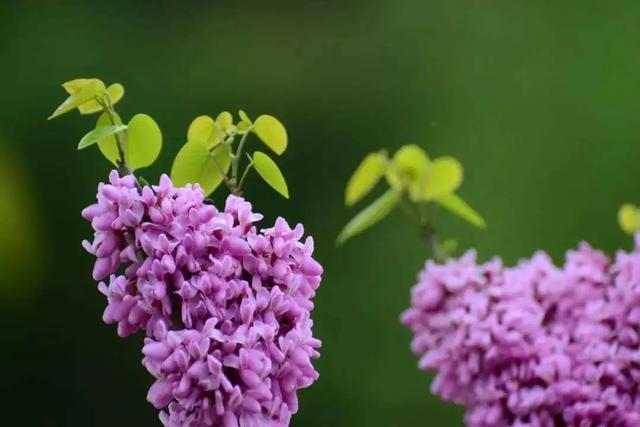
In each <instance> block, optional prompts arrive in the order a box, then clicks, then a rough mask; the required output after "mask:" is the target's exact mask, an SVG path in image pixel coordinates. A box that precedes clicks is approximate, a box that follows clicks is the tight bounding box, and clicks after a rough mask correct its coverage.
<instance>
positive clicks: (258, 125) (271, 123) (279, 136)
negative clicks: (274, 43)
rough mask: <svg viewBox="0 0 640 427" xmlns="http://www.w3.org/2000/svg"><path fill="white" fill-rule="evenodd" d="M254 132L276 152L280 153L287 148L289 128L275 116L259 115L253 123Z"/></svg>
mask: <svg viewBox="0 0 640 427" xmlns="http://www.w3.org/2000/svg"><path fill="white" fill-rule="evenodd" d="M253 132H254V133H255V134H256V135H257V136H258V138H260V140H261V141H262V142H264V144H265V145H266V146H267V147H269V148H270V149H271V150H273V152H274V153H276V154H278V155H280V154H282V153H284V151H285V150H286V149H287V143H288V136H287V130H286V129H285V128H284V125H283V124H282V123H280V121H279V120H278V119H276V118H275V117H273V116H269V115H267V114H263V115H261V116H260V117H258V118H257V119H256V121H255V123H254V124H253Z"/></svg>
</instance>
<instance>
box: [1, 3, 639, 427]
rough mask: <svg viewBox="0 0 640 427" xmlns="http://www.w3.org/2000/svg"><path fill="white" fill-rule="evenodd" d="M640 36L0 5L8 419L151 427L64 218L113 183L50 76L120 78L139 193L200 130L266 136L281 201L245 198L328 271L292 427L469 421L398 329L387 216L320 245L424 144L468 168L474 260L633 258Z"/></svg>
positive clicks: (392, 19)
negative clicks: (138, 134)
mask: <svg viewBox="0 0 640 427" xmlns="http://www.w3.org/2000/svg"><path fill="white" fill-rule="evenodd" d="M639 20H640V3H639V2H637V1H631V0H630V1H617V2H606V1H599V2H598V1H585V0H581V1H514V0H504V1H492V2H486V1H456V2H450V1H444V0H440V1H424V0H413V1H387V0H369V1H350V2H349V1H338V0H334V1H319V0H317V1H306V2H303V1H295V2H294V1H290V2H289V1H288V2H246V1H245V2H223V1H207V2H197V1H182V2H180V1H155V2H131V1H115V0H114V1H109V2H91V1H84V2H77V3H71V2H65V1H19V2H18V1H4V2H2V3H1V4H0V64H2V67H0V81H1V82H2V89H1V90H0V93H1V95H0V100H1V102H0V313H1V314H0V321H2V325H3V332H2V337H3V339H2V344H0V350H1V351H0V378H1V380H0V392H1V394H2V406H3V408H5V409H4V411H3V422H2V423H3V424H5V423H6V424H5V425H33V426H65V427H72V426H113V425H119V426H154V425H159V422H158V421H157V418H156V411H155V410H153V409H152V408H151V406H150V405H149V404H147V403H146V402H145V396H146V390H147V388H148V386H149V385H150V384H151V378H150V377H149V375H148V374H147V373H146V372H145V371H144V369H143V368H142V367H141V366H140V359H141V355H140V346H141V340H142V338H141V337H140V336H136V337H132V338H129V339H126V340H123V339H120V338H118V337H117V336H116V334H115V328H114V327H112V326H105V325H103V324H102V322H101V314H102V310H103V307H104V305H105V301H104V298H103V297H102V295H100V294H99V293H98V292H97V290H96V285H95V283H94V282H93V281H92V279H91V268H92V259H91V256H89V255H88V254H86V253H84V251H83V250H82V248H81V246H80V242H81V240H82V239H84V238H87V237H88V236H90V235H91V230H90V227H89V225H88V224H87V223H86V222H85V221H83V220H82V219H81V218H80V210H81V209H82V207H84V206H86V205H88V204H90V203H91V202H92V201H93V200H94V197H95V189H96V185H97V182H98V181H99V180H103V179H105V177H106V176H107V173H108V169H109V165H108V164H107V163H106V161H105V160H103V159H102V158H101V156H100V155H99V153H98V150H87V151H83V152H77V151H76V150H75V146H76V144H77V141H78V140H79V138H80V137H81V136H82V135H83V134H84V133H85V132H86V131H87V130H88V129H89V128H90V127H91V126H93V123H94V120H95V118H94V117H90V118H89V117H79V116H78V115H77V114H75V113H74V114H70V115H67V116H64V117H63V118H60V119H57V120H55V121H53V122H47V121H46V120H45V119H46V117H47V116H48V115H49V114H50V113H51V112H52V111H53V109H54V108H55V106H56V105H57V104H59V103H60V102H61V101H62V100H63V98H64V93H63V91H62V88H61V87H60V86H59V85H60V83H62V82H63V81H66V80H69V79H71V78H74V77H99V78H102V79H103V80H105V81H107V82H121V83H123V84H124V85H125V87H126V89H127V94H126V95H125V98H124V100H123V101H122V102H121V103H120V104H119V105H118V109H119V111H120V112H121V114H122V115H123V116H126V117H130V116H131V115H133V114H134V113H138V112H144V113H148V114H150V115H152V116H153V117H154V118H155V119H156V120H157V121H158V122H159V123H160V125H161V127H162V129H163V132H164V136H165V145H164V149H163V152H162V154H161V157H160V159H159V161H158V162H157V163H156V164H155V165H154V166H153V167H151V168H149V169H148V170H144V171H142V174H143V175H144V176H145V177H146V178H148V179H149V180H155V179H157V177H158V176H159V174H160V173H162V172H163V171H168V170H169V167H170V164H171V160H172V158H173V156H174V155H175V153H176V152H177V151H178V149H179V147H180V146H181V145H182V144H183V142H184V138H185V132H186V127H187V125H188V124H189V122H190V121H191V119H193V118H194V117H195V116H197V115H200V114H216V113H217V112H219V111H221V110H223V109H228V110H231V111H235V110H237V109H238V108H243V109H245V110H246V111H247V112H248V113H249V114H250V115H252V116H253V117H255V116H256V115H257V114H259V113H262V112H269V113H272V114H274V115H275V116H277V117H279V118H280V119H281V120H282V121H283V122H284V123H285V125H286V126H287V129H288V131H289V137H290V148H289V150H288V151H287V153H286V154H285V155H284V156H283V158H282V159H281V163H280V164H281V167H282V169H283V170H284V171H285V174H286V176H287V177H288V180H289V183H290V189H291V193H292V200H291V201H285V200H284V199H281V198H280V197H278V196H277V195H276V194H275V193H273V192H272V191H270V190H269V189H268V188H267V187H266V186H265V185H263V184H262V183H260V182H259V181H258V180H257V179H255V178H254V179H252V180H251V181H250V182H249V187H248V191H247V197H248V198H249V199H250V200H251V201H252V202H253V203H254V206H255V208H256V209H257V210H258V211H261V212H263V213H265V216H266V217H265V220H264V223H265V224H269V223H271V222H272V221H273V220H274V219H275V217H276V216H277V215H283V216H285V217H286V218H287V219H288V220H289V221H290V222H298V221H300V222H303V223H304V225H305V226H306V229H307V231H308V232H309V233H310V234H312V235H313V236H314V237H315V238H316V248H317V258H318V259H319V260H320V261H321V262H322V263H323V265H324V266H325V269H326V270H325V271H326V272H325V275H324V281H323V285H322V287H321V290H320V292H319V293H318V296H317V300H316V302H317V305H316V307H317V308H316V311H315V313H314V318H315V322H316V326H315V333H316V335H317V336H318V337H320V338H321V339H322V340H323V341H324V347H323V350H322V358H321V359H320V360H319V361H318V362H317V367H318V369H319V370H320V373H321V378H320V380H319V381H318V382H317V383H316V384H315V385H314V386H313V387H311V388H309V389H307V390H304V391H302V393H301V408H302V409H301V412H300V413H299V414H298V415H296V416H295V417H294V419H293V422H292V425H293V426H298V427H303V426H304V427H313V426H318V427H319V426H323V427H325V426H327V425H331V426H334V427H343V426H344V427H347V426H349V427H352V426H374V427H375V426H381V427H382V426H385V427H388V426H417V425H433V426H445V425H451V426H461V425H462V420H461V413H462V412H461V410H460V409H459V408H455V407H453V406H451V405H447V404H443V403H442V402H440V401H439V400H438V399H437V398H434V397H432V396H430V395H429V392H428V389H429V380H430V378H429V377H428V376H427V375H424V374H422V373H419V372H418V371H417V370H416V357H414V356H413V355H412V354H411V353H410V351H409V342H410V334H409V332H408V331H406V330H405V329H404V328H403V327H401V326H400V324H399V323H398V316H399V314H400V313H401V311H402V310H403V309H404V308H405V307H406V306H407V305H408V301H409V289H410V287H411V286H412V284H413V283H414V281H415V277H416V273H417V272H418V270H419V269H420V268H421V267H422V265H423V263H424V259H425V257H426V251H425V248H424V247H423V246H422V244H421V242H420V241H419V239H418V238H417V236H416V233H415V230H414V229H413V228H412V227H411V226H410V225H409V224H407V223H405V221H404V220H403V218H402V217H401V216H400V215H398V214H397V215H394V216H392V217H391V218H389V219H387V220H386V221H385V222H384V223H383V224H381V225H379V226H376V227H375V228H374V229H372V230H371V231H370V232H368V233H366V234H365V235H363V236H362V237H360V238H358V239H355V240H354V241H352V242H349V243H348V244H347V245H346V246H345V247H343V248H340V249H336V248H335V247H334V239H335V236H336V234H337V233H338V231H339V229H340V228H341V226H342V225H343V224H344V223H345V222H346V221H347V220H348V219H349V218H350V217H351V216H352V215H353V214H354V211H353V210H347V209H346V208H344V207H343V205H342V200H343V188H344V185H345V183H346V181H347V179H348V177H349V176H350V173H351V172H352V171H353V169H354V168H355V167H356V165H357V164H358V162H359V161H360V159H361V158H362V157H363V156H364V155H365V154H366V153H367V152H370V151H373V150H376V149H378V148H381V147H387V148H389V149H391V150H393V149H395V148H397V147H399V146H400V145H402V144H406V143H416V144H421V145H422V146H423V147H424V148H426V149H427V150H428V152H429V153H430V154H432V155H442V154H450V155H453V156H456V157H457V158H459V159H460V160H461V161H462V163H463V164H464V166H465V175H466V176H465V178H466V181H465V183H464V185H463V187H462V190H461V195H462V196H463V197H464V198H465V199H466V200H468V201H469V202H470V203H471V204H472V205H473V206H475V207H476V208H477V209H478V210H479V211H480V212H481V213H482V214H483V215H484V217H485V218H486V219H487V221H488V223H489V228H488V229H487V230H486V231H476V230H474V229H472V228H471V227H470V226H467V225H466V224H464V223H462V222H461V221H458V220H456V219H455V218H449V217H442V218H441V220H440V221H439V226H440V229H441V230H442V232H443V233H444V235H445V236H448V237H451V236H452V237H455V238H457V239H459V241H460V242H461V245H462V247H475V248H477V249H478V251H479V254H480V258H481V259H483V260H484V259H488V258H489V257H491V256H493V255H496V254H499V255H501V256H503V257H504V259H505V260H506V261H507V262H508V263H513V262H515V261H516V260H517V259H518V258H521V257H525V256H529V255H530V254H531V253H532V252H533V251H535V250H537V249H544V250H547V251H549V252H550V254H551V255H552V256H553V257H554V259H555V260H556V261H558V262H561V260H562V257H563V253H564V251H565V250H566V249H567V248H571V247H573V246H575V245H576V243H577V242H578V241H579V240H581V239H586V240H588V241H590V242H592V243H593V244H594V245H595V246H597V247H601V248H604V249H605V250H607V251H608V252H610V253H611V252H613V251H614V250H615V249H616V248H620V247H629V246H630V245H631V241H630V239H629V238H628V237H625V236H624V235H623V234H622V232H620V231H619V229H618V226H617V224H616V211H617V208H618V206H619V205H620V204H621V203H622V202H623V201H632V202H633V201H635V202H640V168H638V167H637V164H638V160H639V159H640V121H639V120H638V114H639V113H640V105H639V104H638V95H639V92H640V26H638V22H639ZM254 147H255V146H254ZM214 197H215V198H216V199H217V200H219V201H221V200H222V197H223V194H222V193H220V194H217V193H216V194H215V195H214Z"/></svg>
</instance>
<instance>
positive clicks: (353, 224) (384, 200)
mask: <svg viewBox="0 0 640 427" xmlns="http://www.w3.org/2000/svg"><path fill="white" fill-rule="evenodd" d="M400 198H401V193H400V192H398V191H396V190H394V189H390V190H387V192H386V193H384V194H383V195H382V196H380V197H378V198H377V199H376V200H375V201H374V202H373V203H372V204H370V205H369V206H367V207H366V208H365V209H364V210H362V211H360V213H358V214H357V215H356V216H355V217H353V219H352V220H351V221H349V223H348V224H347V225H346V226H345V227H344V228H343V229H342V231H341V232H340V235H338V239H337V241H336V242H337V244H338V245H341V244H343V243H344V242H346V241H347V240H348V239H350V238H352V237H353V236H355V235H357V234H360V233H362V232H363V231H364V230H366V229H367V228H369V227H371V226H372V225H374V224H376V223H378V222H380V221H381V220H383V219H384V218H385V217H386V216H387V215H389V213H390V212H391V211H392V210H393V208H395V207H396V205H397V204H398V202H399V201H400Z"/></svg>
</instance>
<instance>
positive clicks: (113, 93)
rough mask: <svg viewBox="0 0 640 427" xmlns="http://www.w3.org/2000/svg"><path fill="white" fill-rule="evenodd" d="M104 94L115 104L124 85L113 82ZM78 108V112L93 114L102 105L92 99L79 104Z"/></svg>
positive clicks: (100, 109) (100, 108)
mask: <svg viewBox="0 0 640 427" xmlns="http://www.w3.org/2000/svg"><path fill="white" fill-rule="evenodd" d="M106 94H107V95H109V99H110V100H111V104H112V105H115V104H116V103H117V102H118V101H120V100H121V99H122V97H123V96H124V86H122V85H121V84H120V83H113V84H112V85H109V87H108V88H107V90H106ZM78 110H80V114H93V113H97V112H100V111H102V106H101V105H100V104H99V103H98V101H96V100H95V99H93V100H91V101H88V102H85V103H84V104H81V105H79V106H78Z"/></svg>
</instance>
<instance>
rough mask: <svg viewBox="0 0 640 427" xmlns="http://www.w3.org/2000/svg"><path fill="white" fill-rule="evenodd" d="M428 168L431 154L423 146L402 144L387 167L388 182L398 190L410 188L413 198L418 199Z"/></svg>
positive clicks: (410, 194)
mask: <svg viewBox="0 0 640 427" xmlns="http://www.w3.org/2000/svg"><path fill="white" fill-rule="evenodd" d="M428 168H429V156H427V153H426V152H425V151H424V150H423V149H422V148H420V147H419V146H417V145H415V144H409V145H405V146H402V147H400V149H399V150H398V151H396V153H395V154H394V155H393V159H392V160H391V167H390V168H388V169H387V174H386V176H387V182H389V185H391V187H393V188H395V189H397V190H403V189H408V191H409V196H410V197H411V199H413V200H416V199H417V198H418V195H419V193H420V190H421V189H422V187H423V182H424V181H423V178H424V176H425V174H426V172H427V170H428Z"/></svg>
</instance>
